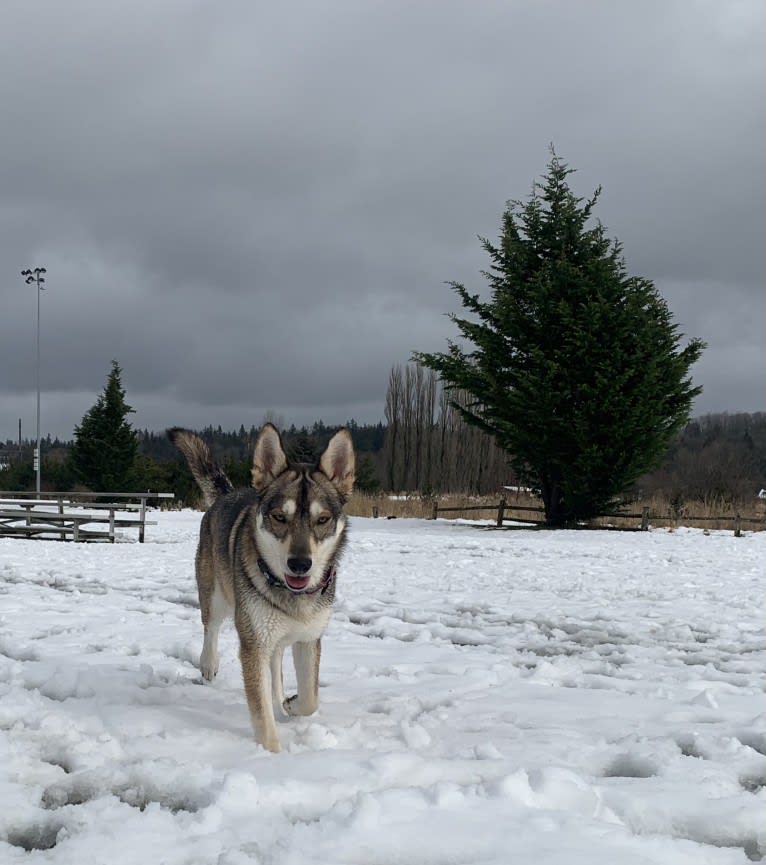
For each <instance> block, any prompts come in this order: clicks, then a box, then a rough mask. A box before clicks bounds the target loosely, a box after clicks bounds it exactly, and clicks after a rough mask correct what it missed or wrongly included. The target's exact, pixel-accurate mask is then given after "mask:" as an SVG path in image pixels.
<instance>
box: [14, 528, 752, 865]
mask: <svg viewBox="0 0 766 865" xmlns="http://www.w3.org/2000/svg"><path fill="white" fill-rule="evenodd" d="M157 519H158V520H159V525H157V526H155V527H150V528H149V529H148V530H147V534H148V539H147V543H146V544H144V545H139V544H137V543H133V542H125V543H121V544H116V545H114V546H110V545H95V544H88V545H75V544H72V543H56V542H46V541H25V540H10V539H7V540H0V862H2V863H17V862H23V863H38V862H46V863H61V865H71V863H78V865H89V863H109V865H120V863H144V865H175V863H199V865H209V863H214V865H215V863H217V865H252V863H273V865H292V863H294V865H304V863H358V865H374V863H391V865H447V863H466V865H468V863H483V865H508V863H523V865H593V863H610V865H612V863H615V865H649V863H674V865H675V863H678V865H683V863H688V865H705V863H747V862H749V861H757V860H759V859H760V858H761V857H762V856H764V855H766V791H764V783H765V781H766V756H764V755H765V754H766V698H765V697H764V668H765V666H766V637H765V634H764V624H765V622H764V609H763V600H764V583H765V582H766V579H765V577H766V571H765V570H764V561H765V560H766V533H760V534H757V535H747V536H746V537H744V538H741V539H735V538H734V537H733V536H732V534H731V533H711V534H710V535H704V534H703V533H702V532H700V531H692V530H688V531H684V530H681V531H677V532H676V533H669V532H667V531H664V530H662V531H659V530H658V531H653V532H649V533H644V534H641V533H617V532H614V533H612V532H557V533H550V532H544V531H539V532H535V531H492V530H489V529H486V528H476V527H471V526H467V525H461V524H454V523H447V522H442V521H439V522H436V523H433V522H425V521H409V520H396V521H385V520H364V519H354V520H353V521H352V541H351V543H350V547H349V551H348V555H347V558H346V559H345V561H344V565H343V567H342V570H341V574H340V577H339V603H338V606H337V610H336V613H335V615H334V617H333V620H332V622H331V624H330V627H329V631H328V634H327V635H326V638H325V641H324V652H323V669H322V674H321V690H320V709H319V712H318V713H317V714H316V715H315V716H314V717H311V718H303V719H293V720H291V721H289V722H286V723H283V724H280V726H279V731H280V736H281V739H282V744H283V748H284V751H283V752H282V753H281V754H279V755H272V754H269V753H266V752H265V751H263V750H262V749H260V748H258V747H257V746H256V745H255V744H254V742H253V740H252V737H251V732H250V727H249V719H248V715H247V712H246V709H245V703H244V694H243V690H242V685H241V674H240V670H239V662H238V659H237V652H236V635H235V633H234V630H233V627H230V628H229V629H228V630H226V631H224V633H223V635H222V663H221V671H220V674H219V677H218V679H217V680H216V682H215V684H213V685H203V684H201V682H200V677H199V674H198V672H197V669H196V667H195V663H196V661H197V657H198V652H199V648H200V644H201V639H200V637H201V627H200V625H199V621H198V610H197V607H196V596H195V588H194V582H193V576H192V563H193V556H194V549H195V544H196V533H197V527H198V524H199V514H196V513H192V512H188V511H187V512H182V513H171V514H158V515H157ZM127 540H128V539H127V538H126V541H127ZM286 669H287V670H288V671H289V675H292V670H291V667H290V665H289V664H288V665H286Z"/></svg>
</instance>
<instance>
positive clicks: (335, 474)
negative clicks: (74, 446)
mask: <svg viewBox="0 0 766 865" xmlns="http://www.w3.org/2000/svg"><path fill="white" fill-rule="evenodd" d="M168 438H169V439H170V441H171V442H172V443H173V444H174V445H175V446H176V447H177V448H178V449H179V450H180V451H181V453H182V454H183V455H184V456H185V457H186V460H187V462H188V464H189V468H190V469H191V472H192V474H193V475H194V479H195V480H196V481H197V483H198V485H199V487H200V489H201V490H202V494H203V497H204V501H205V505H206V507H207V508H208V510H207V511H206V513H205V514H204V516H203V518H202V524H201V527H200V538H199V546H198V548H197V558H196V575H197V588H198V590H199V604H200V611H201V613H202V624H203V626H204V632H205V636H204V643H203V646H202V655H201V657H200V670H201V671H202V675H203V677H204V678H205V679H208V680H211V679H213V678H214V677H215V675H216V673H217V672H218V631H219V629H220V627H221V623H222V622H223V620H224V619H225V618H226V617H227V616H231V615H233V617H234V622H235V624H236V627H237V633H238V635H239V645H240V652H239V656H240V660H241V662H242V674H243V677H244V682H245V694H246V695H247V704H248V707H249V709H250V717H251V720H252V723H253V730H254V732H255V738H256V741H257V742H258V743H259V744H261V745H263V746H264V747H265V748H267V749H268V750H270V751H279V750H280V746H279V737H278V736H277V728H276V724H275V722H274V711H275V709H276V710H277V711H278V712H280V713H284V714H285V715H311V714H312V713H313V712H315V711H316V709H317V701H318V687H319V656H320V651H321V642H320V641H321V637H322V634H323V632H324V629H325V627H326V626H327V622H328V620H329V618H330V612H331V610H332V604H333V600H334V598H335V577H336V570H337V567H338V560H339V558H340V555H341V553H342V551H343V547H344V545H345V541H346V517H345V515H344V513H343V505H344V504H345V502H346V499H347V497H348V496H349V494H350V493H351V488H352V486H353V483H354V469H355V462H354V448H353V445H352V442H351V435H350V434H349V432H348V430H345V429H341V430H339V431H338V432H337V433H335V435H334V436H333V437H332V439H331V440H330V442H329V444H328V445H327V447H326V449H325V451H324V453H323V454H322V456H321V457H320V458H319V462H318V463H317V465H316V466H309V465H303V464H292V463H290V461H289V460H288V458H287V455H286V454H285V451H284V448H283V446H282V441H281V438H280V436H279V433H278V432H277V430H276V428H275V427H274V426H272V425H271V424H268V423H267V424H265V426H264V427H263V429H262V430H261V431H260V433H259V435H258V440H257V441H256V444H255V451H254V453H253V467H252V479H253V485H252V489H241V490H235V489H234V488H233V487H232V484H231V481H230V480H229V479H228V477H227V476H226V475H225V474H224V472H223V470H222V469H221V468H220V466H219V465H218V464H217V463H216V461H215V459H214V458H213V456H212V454H211V452H210V450H209V448H208V446H207V445H206V444H205V442H204V441H202V439H201V438H199V436H196V435H195V434H194V433H191V432H189V431H188V430H184V429H180V428H177V427H176V428H174V429H170V430H168ZM287 646H292V651H293V661H294V663H295V673H296V679H297V684H298V693H297V694H296V695H294V696H292V697H288V698H287V699H286V698H285V694H284V686H283V683H282V654H283V652H284V650H285V648H286V647H287Z"/></svg>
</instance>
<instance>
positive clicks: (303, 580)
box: [258, 559, 338, 595]
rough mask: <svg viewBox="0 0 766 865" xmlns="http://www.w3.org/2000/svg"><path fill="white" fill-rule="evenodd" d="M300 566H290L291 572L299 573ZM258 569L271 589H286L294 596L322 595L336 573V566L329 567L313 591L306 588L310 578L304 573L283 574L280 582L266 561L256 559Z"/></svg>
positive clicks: (309, 560)
mask: <svg viewBox="0 0 766 865" xmlns="http://www.w3.org/2000/svg"><path fill="white" fill-rule="evenodd" d="M291 561H292V560H288V562H287V564H288V565H290V562H291ZM308 562H309V564H308V568H310V567H311V559H308ZM302 564H303V563H301V565H299V566H298V567H297V568H295V567H293V566H292V565H290V566H291V568H292V570H298V571H299V570H300V569H301V566H302ZM258 567H259V568H260V571H261V573H262V574H263V576H264V577H265V578H266V582H268V584H269V585H270V586H271V587H272V588H273V589H287V590H288V591H289V592H292V594H294V595H315V594H316V593H317V592H321V593H322V594H324V593H325V592H326V591H327V589H328V588H329V586H330V584H331V583H332V581H333V580H334V579H335V575H336V574H337V572H338V568H337V566H336V565H330V567H329V568H328V569H327V571H326V572H325V575H324V576H323V577H322V579H321V581H320V582H319V584H318V585H316V586H314V588H313V589H307V588H306V586H308V584H309V582H310V580H311V578H310V577H307V576H305V571H304V574H297V575H294V574H285V576H284V579H283V580H280V579H279V577H278V576H276V574H274V573H273V572H272V570H271V568H270V567H269V566H268V565H267V564H266V561H265V560H264V559H258ZM308 568H306V569H305V570H308Z"/></svg>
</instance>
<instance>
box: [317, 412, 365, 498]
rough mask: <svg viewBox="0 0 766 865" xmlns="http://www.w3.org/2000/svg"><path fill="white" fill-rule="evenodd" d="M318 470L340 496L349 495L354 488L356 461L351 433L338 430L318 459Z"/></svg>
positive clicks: (345, 430)
mask: <svg viewBox="0 0 766 865" xmlns="http://www.w3.org/2000/svg"><path fill="white" fill-rule="evenodd" d="M319 470H320V471H322V472H324V474H326V475H327V477H328V478H329V479H330V481H332V483H333V485H334V486H335V488H336V489H337V490H338V492H339V493H340V494H341V495H342V496H347V495H349V493H350V492H351V489H352V488H353V486H354V477H355V472H356V459H355V457H354V444H353V442H352V441H351V433H350V432H349V431H348V430H347V429H339V430H338V432H336V433H335V435H334V436H333V437H332V438H331V439H330V441H329V442H328V443H327V447H326V448H325V450H324V453H323V454H322V456H321V457H320V458H319Z"/></svg>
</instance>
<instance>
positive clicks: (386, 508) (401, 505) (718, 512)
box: [347, 493, 766, 531]
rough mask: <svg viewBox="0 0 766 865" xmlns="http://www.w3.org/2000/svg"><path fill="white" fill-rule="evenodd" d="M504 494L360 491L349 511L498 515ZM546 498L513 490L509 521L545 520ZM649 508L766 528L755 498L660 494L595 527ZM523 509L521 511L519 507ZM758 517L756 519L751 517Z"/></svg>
mask: <svg viewBox="0 0 766 865" xmlns="http://www.w3.org/2000/svg"><path fill="white" fill-rule="evenodd" d="M499 501H500V496H499V495H495V496H467V495H457V494H454V495H441V496H437V497H435V498H424V497H422V496H419V495H417V494H416V493H413V494H410V495H408V496H397V497H395V498H394V497H389V496H386V495H376V496H371V495H366V494H364V493H354V495H353V496H352V497H351V500H350V501H349V503H348V506H347V511H348V513H349V514H351V515H352V516H360V517H373V516H375V515H376V514H377V516H378V517H380V518H384V519H393V518H396V517H399V518H404V517H410V518H415V519H431V517H432V516H433V507H434V502H436V503H437V504H438V507H439V517H440V518H444V519H452V520H454V519H466V520H495V519H496V518H497V508H498V503H499ZM472 506H473V507H476V506H483V507H484V508H486V509H485V510H472V509H471V507H472ZM541 507H542V502H541V501H540V499H538V498H536V497H534V496H530V495H525V494H515V493H511V494H509V495H508V496H507V497H506V509H505V520H506V521H508V520H520V521H521V520H523V521H535V522H538V521H540V522H541V521H542V519H543V515H542V513H540V511H539V510H535V508H541ZM645 507H646V508H648V509H649V524H650V525H651V526H660V527H661V526H664V527H669V528H675V527H677V526H690V527H695V528H705V529H710V530H713V529H724V530H728V531H731V530H733V529H734V526H735V519H736V516H737V514H738V513H739V515H740V516H741V518H742V530H743V531H763V530H764V529H766V502H759V501H757V500H756V501H755V502H753V504H752V506H750V507H745V506H739V507H738V506H736V505H730V504H727V503H726V502H723V501H719V500H715V499H713V500H711V501H708V502H690V503H686V504H684V505H683V506H682V507H680V508H678V507H675V508H674V507H673V506H672V505H671V502H670V501H669V500H668V499H667V498H664V497H661V496H655V497H654V498H652V499H647V500H643V501H635V502H630V503H628V504H626V505H625V506H624V507H623V508H622V509H621V510H622V511H623V512H624V514H626V516H605V517H600V518H599V519H597V520H593V522H592V525H593V526H600V527H604V528H606V527H614V528H625V529H627V528H632V529H635V528H639V527H640V525H641V513H642V510H643V508H645ZM444 508H461V510H457V511H454V512H453V511H450V512H447V513H442V509H444ZM517 508H519V510H516V509H517ZM747 520H755V521H756V522H747Z"/></svg>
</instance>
